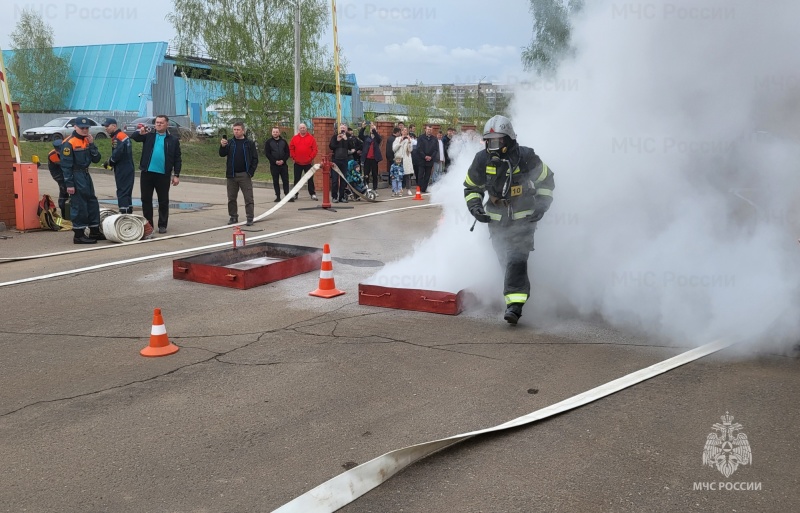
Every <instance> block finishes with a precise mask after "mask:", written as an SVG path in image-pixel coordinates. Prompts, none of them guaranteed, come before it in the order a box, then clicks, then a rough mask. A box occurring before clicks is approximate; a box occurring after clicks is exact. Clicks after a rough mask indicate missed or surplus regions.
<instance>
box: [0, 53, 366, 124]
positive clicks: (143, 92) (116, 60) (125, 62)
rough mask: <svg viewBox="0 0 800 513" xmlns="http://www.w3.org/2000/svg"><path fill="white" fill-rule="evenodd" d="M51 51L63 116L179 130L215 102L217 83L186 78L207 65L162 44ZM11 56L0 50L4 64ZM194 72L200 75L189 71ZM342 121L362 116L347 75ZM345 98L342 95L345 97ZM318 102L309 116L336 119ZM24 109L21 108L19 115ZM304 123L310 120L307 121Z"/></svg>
mask: <svg viewBox="0 0 800 513" xmlns="http://www.w3.org/2000/svg"><path fill="white" fill-rule="evenodd" d="M53 52H54V53H55V54H56V55H57V56H59V57H64V58H66V59H67V61H68V62H69V68H70V70H69V75H70V78H71V79H72V80H73V82H74V88H73V89H72V92H71V93H70V95H69V98H67V99H66V102H65V104H66V108H65V111H64V114H65V115H69V114H73V113H81V114H86V115H88V116H92V117H95V118H103V117H105V116H111V117H115V118H117V120H119V121H120V123H124V122H126V121H130V120H133V119H135V118H138V117H141V116H152V115H155V114H166V115H168V116H170V117H172V118H175V119H176V121H178V122H179V123H180V124H182V125H184V126H195V125H198V124H200V123H204V122H206V121H208V114H209V112H208V110H207V109H208V108H209V107H212V108H213V105H215V103H216V102H217V100H218V99H219V97H220V88H219V84H218V83H216V82H213V81H211V80H204V79H196V78H192V76H193V75H201V74H202V73H201V72H202V70H207V69H210V67H211V66H210V64H209V63H208V60H206V59H202V58H197V59H192V58H183V59H180V61H179V58H178V55H177V52H174V51H173V49H172V48H171V47H170V46H169V44H168V43H166V42H152V43H123V44H105V45H88V46H61V47H54V48H53ZM13 58H14V51H13V50H7V51H3V59H4V60H5V62H6V63H8V62H9V61H10V60H11V59H13ZM185 67H186V68H190V69H191V68H196V69H195V70H192V71H199V72H200V73H194V72H190V69H185ZM342 78H343V84H342V91H343V94H342V98H341V99H342V102H341V104H342V119H345V120H351V119H360V118H361V117H363V113H362V110H361V99H360V97H359V90H358V84H357V83H356V77H355V75H353V74H347V75H343V77H342ZM345 93H346V94H345ZM315 94H318V95H320V96H322V97H323V101H322V102H320V103H321V104H322V105H323V106H324V107H323V108H322V109H321V111H320V112H315V113H314V115H313V116H314V117H334V118H335V117H336V95H335V94H333V93H330V92H318V93H315ZM24 109H25V106H24V105H23V106H22V110H24ZM60 114H61V113H47V114H31V113H21V114H20V125H21V129H22V130H24V129H26V128H30V127H32V126H39V125H41V124H43V123H45V122H46V121H49V120H50V119H53V118H55V117H58V116H59V115H60ZM307 121H308V122H310V120H307Z"/></svg>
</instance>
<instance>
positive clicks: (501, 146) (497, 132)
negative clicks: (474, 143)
mask: <svg viewBox="0 0 800 513" xmlns="http://www.w3.org/2000/svg"><path fill="white" fill-rule="evenodd" d="M483 139H484V141H486V151H488V152H489V153H491V154H499V153H505V152H506V151H507V150H508V148H509V147H511V145H512V144H513V143H512V142H511V141H515V140H516V139H517V133H516V132H515V131H514V127H513V126H512V125H511V120H510V119H508V118H507V117H505V116H499V115H498V116H494V117H492V118H491V119H490V120H489V121H487V122H486V126H484V127H483Z"/></svg>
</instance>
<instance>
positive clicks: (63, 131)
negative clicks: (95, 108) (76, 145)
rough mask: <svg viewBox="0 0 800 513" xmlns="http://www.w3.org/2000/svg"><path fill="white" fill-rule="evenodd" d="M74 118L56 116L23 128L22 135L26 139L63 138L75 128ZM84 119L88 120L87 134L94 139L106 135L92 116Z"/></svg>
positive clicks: (47, 139)
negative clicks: (45, 121)
mask: <svg viewBox="0 0 800 513" xmlns="http://www.w3.org/2000/svg"><path fill="white" fill-rule="evenodd" d="M81 117H82V116H81ZM76 119H78V118H77V117H75V118H68V117H63V118H56V119H54V120H52V121H48V122H47V123H45V124H44V126H39V127H36V128H29V129H28V130H25V131H24V132H22V137H24V138H25V140H26V141H52V140H54V139H65V138H66V137H68V136H70V135H72V131H73V130H74V129H75V120H76ZM86 119H88V120H89V124H90V126H89V134H91V136H92V137H94V138H95V139H104V138H106V137H108V135H107V134H106V129H105V128H104V127H103V126H102V125H101V124H100V123H98V122H97V121H95V120H93V119H92V118H86Z"/></svg>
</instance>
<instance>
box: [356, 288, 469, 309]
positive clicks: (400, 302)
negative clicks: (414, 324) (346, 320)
mask: <svg viewBox="0 0 800 513" xmlns="http://www.w3.org/2000/svg"><path fill="white" fill-rule="evenodd" d="M464 297H465V292H464V291H463V290H459V291H458V293H456V294H453V293H452V292H441V291H438V290H422V289H399V288H394V287H381V286H379V285H365V284H363V283H359V284H358V304H359V305H367V306H380V307H383V308H397V309H400V310H414V311H417V312H431V313H438V314H446V315H458V314H460V313H461V312H462V310H463V304H464Z"/></svg>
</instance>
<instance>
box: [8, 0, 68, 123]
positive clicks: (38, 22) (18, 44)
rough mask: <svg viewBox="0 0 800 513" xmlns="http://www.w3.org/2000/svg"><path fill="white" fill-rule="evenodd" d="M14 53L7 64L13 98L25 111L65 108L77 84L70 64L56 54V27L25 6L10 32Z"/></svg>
mask: <svg viewBox="0 0 800 513" xmlns="http://www.w3.org/2000/svg"><path fill="white" fill-rule="evenodd" d="M11 48H12V49H13V50H14V54H13V56H12V57H11V58H9V62H8V66H7V67H8V85H9V89H10V90H11V97H12V98H13V99H14V101H17V102H19V103H20V109H21V110H22V111H23V112H52V111H57V110H61V109H63V108H64V107H65V106H66V99H67V96H68V95H69V93H70V92H71V91H72V88H73V86H74V83H73V81H72V79H71V78H70V77H69V61H68V60H67V59H65V58H63V57H59V56H57V55H56V54H55V53H53V28H52V27H51V26H50V25H48V24H46V23H45V22H44V20H43V19H42V17H41V15H40V14H39V13H37V12H36V11H34V10H33V8H32V7H26V8H25V9H23V10H22V12H21V13H20V19H19V22H17V25H16V28H15V29H14V31H13V32H12V33H11Z"/></svg>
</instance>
